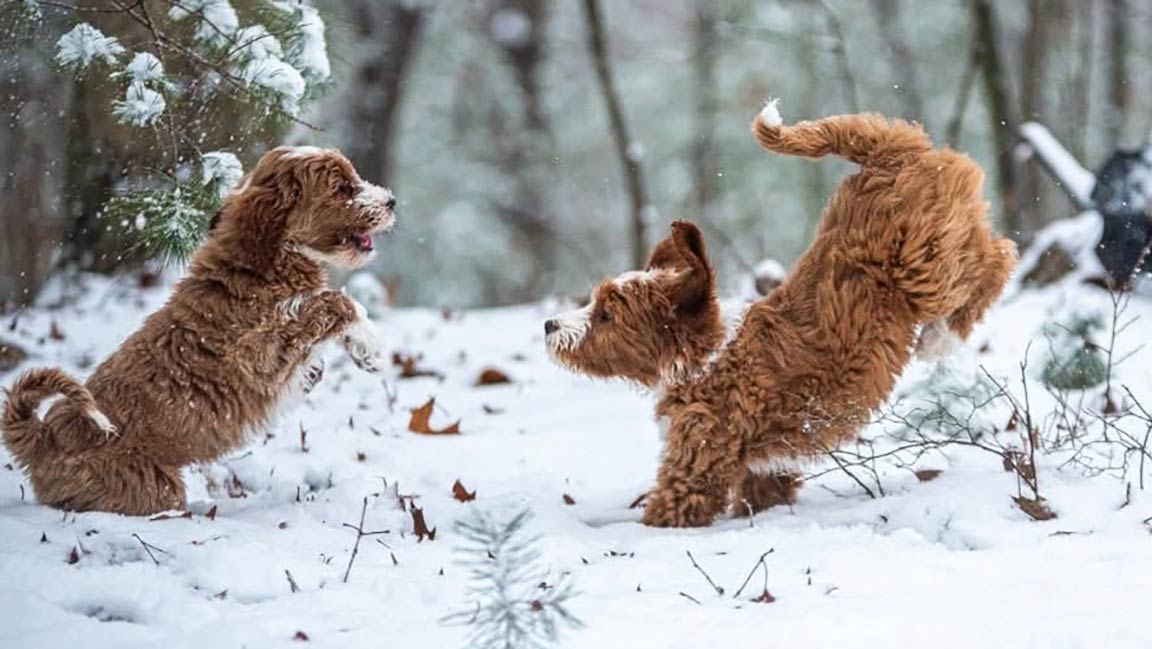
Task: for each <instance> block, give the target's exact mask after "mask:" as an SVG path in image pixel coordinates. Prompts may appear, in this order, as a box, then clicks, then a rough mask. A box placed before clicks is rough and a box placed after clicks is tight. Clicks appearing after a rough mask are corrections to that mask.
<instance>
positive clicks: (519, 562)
mask: <svg viewBox="0 0 1152 649" xmlns="http://www.w3.org/2000/svg"><path fill="white" fill-rule="evenodd" d="M531 518H532V514H531V512H530V511H528V510H527V509H525V510H523V511H521V512H520V513H518V514H515V515H514V516H512V517H511V518H510V519H508V520H506V521H504V520H499V519H497V518H495V517H494V516H493V515H491V514H489V513H486V512H482V511H480V510H477V509H473V510H472V511H471V513H470V515H469V516H468V517H466V518H464V519H461V520H460V521H457V523H456V524H455V526H454V527H453V529H454V530H455V532H456V534H458V535H459V536H461V537H462V538H463V540H464V543H463V545H462V546H460V547H458V548H455V551H456V552H457V553H458V554H459V555H460V556H461V559H460V561H459V563H460V565H462V566H463V567H465V568H467V569H468V570H469V572H470V573H471V574H470V583H471V586H470V589H469V591H470V594H471V595H472V597H473V600H474V601H473V603H472V605H471V606H469V607H467V608H466V609H464V610H462V611H460V612H458V613H454V614H452V615H450V616H448V617H447V618H446V620H447V621H451V622H455V623H458V624H464V625H467V626H470V627H472V634H471V635H470V636H469V640H468V647H470V648H472V649H534V648H543V647H548V646H552V645H555V644H556V643H557V641H558V639H559V636H560V631H561V629H562V628H563V627H565V626H567V627H574V628H575V627H579V626H581V623H580V621H579V620H578V619H577V618H576V617H575V616H574V615H573V614H572V613H571V611H569V610H568V603H569V601H570V600H571V599H572V597H573V595H574V591H573V589H572V584H571V582H570V581H569V580H568V579H567V577H565V576H561V577H560V578H559V579H558V580H556V583H554V584H547V583H546V582H545V580H544V579H545V577H546V576H547V570H545V569H544V568H542V567H540V566H539V565H538V562H539V559H540V552H539V551H538V550H536V548H535V545H536V543H537V541H538V540H539V537H537V536H531V535H528V534H527V532H526V531H525V528H526V526H527V523H528V522H529V521H530V520H531Z"/></svg>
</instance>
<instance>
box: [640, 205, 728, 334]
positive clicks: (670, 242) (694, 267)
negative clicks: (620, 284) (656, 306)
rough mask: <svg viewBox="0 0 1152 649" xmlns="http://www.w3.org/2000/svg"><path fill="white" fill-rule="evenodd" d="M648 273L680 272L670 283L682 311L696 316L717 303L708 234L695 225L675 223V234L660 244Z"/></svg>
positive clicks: (673, 231)
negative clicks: (706, 235)
mask: <svg viewBox="0 0 1152 649" xmlns="http://www.w3.org/2000/svg"><path fill="white" fill-rule="evenodd" d="M647 269H648V270H658V269H667V270H674V271H676V275H675V276H674V278H673V279H672V280H670V281H671V282H672V291H671V293H672V297H673V299H674V300H675V302H676V308H677V310H678V311H681V312H684V313H695V312H697V311H699V310H700V309H701V308H703V307H705V306H707V305H708V304H709V303H710V302H711V301H712V300H713V299H715V293H716V280H715V277H714V275H713V272H712V264H711V263H710V262H709V261H708V251H707V249H706V248H705V246H704V233H703V232H701V231H700V228H698V227H696V225H695V224H694V223H692V222H691V221H673V222H672V232H671V234H669V235H668V237H667V238H666V239H664V240H663V241H661V242H660V243H658V244H656V247H655V248H654V249H653V250H652V256H651V257H650V258H649V259H648V266H647Z"/></svg>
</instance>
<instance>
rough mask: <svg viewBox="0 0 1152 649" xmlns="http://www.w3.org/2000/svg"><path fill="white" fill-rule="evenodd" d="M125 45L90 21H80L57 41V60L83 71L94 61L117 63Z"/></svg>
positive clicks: (68, 66)
mask: <svg viewBox="0 0 1152 649" xmlns="http://www.w3.org/2000/svg"><path fill="white" fill-rule="evenodd" d="M123 53H124V46H122V45H120V41H118V40H117V39H116V38H114V37H112V36H105V35H104V32H102V31H100V30H99V29H96V28H95V27H93V26H92V25H90V24H88V23H80V24H79V25H76V26H75V27H73V28H72V31H70V32H68V33H67V34H64V35H63V36H61V37H60V40H58V41H56V62H57V63H58V64H60V65H61V66H63V67H66V68H71V69H73V70H76V71H78V72H79V71H83V70H85V69H87V68H88V66H89V65H91V64H92V63H93V62H94V61H102V62H104V63H106V64H108V65H115V64H116V58H117V57H119V56H120V55H121V54H123Z"/></svg>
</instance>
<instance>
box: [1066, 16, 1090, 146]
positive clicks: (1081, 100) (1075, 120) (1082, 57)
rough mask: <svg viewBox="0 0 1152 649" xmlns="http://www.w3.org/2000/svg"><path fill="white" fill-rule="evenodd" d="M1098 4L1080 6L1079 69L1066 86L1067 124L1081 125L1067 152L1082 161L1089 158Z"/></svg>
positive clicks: (1072, 134)
mask: <svg viewBox="0 0 1152 649" xmlns="http://www.w3.org/2000/svg"><path fill="white" fill-rule="evenodd" d="M1094 5H1095V2H1094V1H1093V0H1082V1H1081V2H1079V3H1077V5H1076V6H1077V8H1078V10H1079V11H1078V14H1079V15H1078V17H1077V21H1076V22H1077V29H1078V37H1077V42H1076V50H1077V53H1078V54H1077V57H1076V58H1077V60H1078V61H1079V65H1076V66H1074V67H1073V73H1072V74H1071V75H1069V77H1068V79H1067V80H1066V82H1065V93H1064V95H1065V97H1066V98H1067V99H1066V102H1065V103H1066V110H1065V112H1064V121H1066V122H1068V123H1069V124H1071V125H1080V127H1079V128H1071V129H1069V132H1068V140H1067V142H1068V149H1069V150H1070V151H1071V152H1072V154H1073V155H1074V156H1076V157H1077V158H1079V159H1081V160H1085V159H1087V155H1088V129H1086V128H1083V124H1084V123H1085V120H1086V119H1087V118H1088V115H1089V112H1090V111H1091V110H1092V53H1093V52H1094V51H1095V49H1096V20H1095V7H1094Z"/></svg>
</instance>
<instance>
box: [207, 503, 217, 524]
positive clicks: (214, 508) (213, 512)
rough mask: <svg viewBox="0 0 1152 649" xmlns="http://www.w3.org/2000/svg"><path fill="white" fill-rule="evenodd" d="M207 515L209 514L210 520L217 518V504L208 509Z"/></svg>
mask: <svg viewBox="0 0 1152 649" xmlns="http://www.w3.org/2000/svg"><path fill="white" fill-rule="evenodd" d="M207 516H208V520H210V521H214V520H216V505H212V509H209V510H208V514H207Z"/></svg>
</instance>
